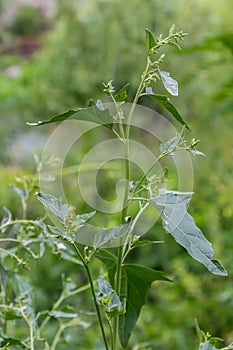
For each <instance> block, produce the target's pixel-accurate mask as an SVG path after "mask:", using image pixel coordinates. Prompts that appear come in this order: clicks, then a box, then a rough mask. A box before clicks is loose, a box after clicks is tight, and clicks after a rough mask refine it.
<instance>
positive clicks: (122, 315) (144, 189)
mask: <svg viewBox="0 0 233 350" xmlns="http://www.w3.org/2000/svg"><path fill="white" fill-rule="evenodd" d="M185 36H186V34H185V33H183V32H182V31H180V32H176V31H175V27H174V26H173V27H172V28H171V29H170V31H169V34H168V35H167V36H166V37H163V36H162V35H160V36H159V37H158V38H155V37H154V35H153V34H152V33H151V31H150V30H148V29H146V36H145V38H146V47H147V56H146V63H145V69H144V71H143V73H142V75H141V80H140V82H139V85H138V88H137V91H136V94H135V97H134V99H133V102H132V103H131V104H129V103H127V98H128V96H127V95H128V88H129V84H128V83H127V84H125V85H124V86H123V87H122V88H121V89H120V90H119V91H116V89H115V87H114V84H113V82H112V81H109V82H107V83H104V84H103V87H104V89H103V91H104V92H105V93H106V94H107V96H109V98H110V102H111V103H108V104H105V103H102V101H100V100H98V101H96V102H94V101H93V100H91V101H90V103H89V105H88V107H86V108H77V109H71V110H68V111H66V112H64V113H61V114H58V115H56V116H54V117H52V118H51V119H49V120H46V121H39V122H37V123H28V124H29V125H36V126H41V125H45V124H50V123H55V122H66V121H67V120H75V121H77V122H79V123H80V125H81V123H86V122H88V123H87V124H88V125H90V124H91V125H93V124H94V125H97V126H99V127H103V128H106V129H107V130H108V132H110V133H111V135H112V136H111V137H112V139H113V140H117V142H118V143H117V145H119V148H121V149H122V150H123V153H122V154H123V156H121V161H122V158H123V162H124V167H123V171H122V176H121V177H122V179H124V181H123V190H122V193H121V194H122V195H121V196H120V197H119V201H120V204H119V206H118V207H117V208H118V210H116V213H115V214H114V213H112V215H113V216H114V215H115V217H116V218H115V219H114V220H119V222H118V224H117V225H116V226H114V227H104V226H105V225H104V222H105V221H104V219H103V222H102V227H95V225H94V221H93V220H94V218H95V216H96V215H99V216H100V217H101V215H102V214H101V211H103V210H102V207H101V204H99V205H100V208H98V204H97V207H95V208H94V207H93V208H92V209H93V210H92V211H89V212H88V213H84V214H83V213H78V214H77V213H76V212H75V211H74V209H73V207H71V206H70V205H68V204H67V203H66V202H65V200H64V199H63V200H60V199H58V198H57V196H56V197H55V196H54V195H52V194H51V193H49V194H48V193H45V192H44V191H43V188H42V187H43V186H42V187H41V189H39V191H37V192H36V196H37V198H38V200H39V201H40V202H41V203H42V204H43V205H44V207H45V208H46V209H47V210H48V213H49V212H50V213H52V214H53V217H52V221H53V219H54V217H55V218H56V219H55V221H54V222H56V224H55V225H46V224H45V223H44V222H43V223H42V222H41V221H40V222H38V223H37V224H38V225H40V226H41V227H42V230H43V229H44V230H46V232H47V234H48V235H49V237H50V239H51V240H52V241H54V242H58V241H62V249H64V244H65V245H67V247H72V248H73V250H74V252H75V254H76V257H77V260H78V262H79V263H80V264H82V265H83V267H84V269H85V271H86V275H87V278H88V281H89V287H90V290H91V293H92V297H93V301H94V306H95V309H96V314H97V317H98V321H99V326H100V331H101V334H102V339H103V347H104V348H105V349H106V350H110V349H111V350H116V349H119V348H122V347H123V348H126V347H127V345H128V342H129V339H130V335H131V333H132V330H133V328H134V326H135V324H136V322H137V320H138V317H139V314H140V311H141V308H142V306H143V305H144V304H145V302H146V301H145V297H146V294H147V291H148V289H149V288H150V286H151V284H152V283H153V282H154V281H169V278H168V277H166V275H165V274H164V272H163V271H157V270H154V269H152V268H150V267H147V266H143V265H138V264H134V263H132V262H129V257H130V253H131V252H132V250H134V249H135V248H138V247H140V246H146V245H153V244H157V243H161V242H159V241H151V240H143V239H142V238H141V236H142V233H141V232H140V230H139V227H140V226H138V225H139V222H140V220H141V218H142V216H143V215H144V213H145V212H146V211H147V209H148V208H155V209H156V210H157V212H158V213H159V214H160V217H161V220H162V225H163V228H164V229H165V231H166V232H167V233H169V234H171V235H172V236H173V238H174V239H175V240H176V242H177V243H178V244H180V245H181V246H182V247H184V248H185V249H186V250H187V252H188V253H189V254H190V255H191V256H192V257H193V258H194V259H196V260H197V261H199V262H200V263H202V264H203V265H204V266H205V267H206V268H207V269H208V270H209V271H210V272H211V273H213V274H215V275H219V276H226V275H227V272H226V270H225V269H224V267H223V266H222V265H221V263H220V262H219V261H218V260H215V259H213V250H212V246H211V243H210V242H209V241H208V240H207V239H206V238H205V236H204V235H203V233H202V232H201V230H200V229H199V228H198V227H197V226H196V224H195V222H194V219H193V218H192V216H191V215H190V214H189V213H188V211H187V207H188V205H189V202H190V200H191V196H192V192H191V191H186V192H184V191H180V190H179V189H177V188H176V189H169V188H168V186H167V180H166V174H167V169H166V168H165V167H162V166H161V165H160V164H161V163H160V162H161V161H162V160H163V159H166V158H168V157H173V156H174V154H176V153H182V152H186V153H188V154H193V155H194V156H196V155H203V154H202V153H201V152H200V151H198V150H197V148H196V147H197V144H198V140H196V139H194V138H193V139H192V140H191V142H187V141H186V140H185V131H186V129H188V130H190V128H189V126H188V124H187V123H186V122H185V121H184V119H183V117H182V116H181V115H180V113H179V112H178V110H177V109H176V108H175V106H174V105H173V104H172V102H171V101H170V99H169V97H167V96H166V95H161V94H157V93H156V92H155V86H156V84H157V83H159V82H162V84H163V87H164V88H165V90H166V91H167V92H168V93H169V94H171V95H173V96H177V95H178V84H177V82H176V81H175V80H174V79H173V78H172V77H171V76H170V74H169V73H168V72H166V71H163V70H161V69H160V67H161V65H162V64H163V61H164V57H165V55H164V54H163V53H161V50H162V49H163V47H164V46H166V45H171V46H174V47H176V48H178V49H180V46H179V42H180V41H182V40H183V38H184V37H185ZM141 97H149V98H150V99H152V100H154V101H155V102H156V103H158V104H160V105H161V106H162V107H163V108H165V109H166V110H167V111H168V112H169V113H170V114H171V116H172V117H173V118H174V119H175V120H176V122H178V123H179V124H181V131H180V132H176V133H175V134H174V135H173V137H172V138H171V139H168V140H166V141H165V142H162V143H161V144H160V147H159V153H158V154H157V155H154V157H152V158H153V160H152V161H151V163H150V164H148V162H146V168H145V169H143V173H141V172H140V171H139V172H137V171H135V167H134V166H133V164H132V162H133V160H132V159H133V158H132V147H131V144H132V145H133V146H135V147H136V143H135V142H133V143H132V140H131V138H132V137H133V136H132V135H133V132H134V130H135V124H134V120H135V118H136V115H137V109H138V106H137V104H138V101H139V99H140V98H141ZM140 113H141V110H139V114H140ZM155 122H156V120H155ZM114 142H115V141H114ZM106 145H107V144H106ZM114 145H116V144H115V143H114ZM140 152H142V154H140V159H141V158H143V157H144V154H143V151H140ZM158 166H160V168H159V169H160V171H159V173H158V169H157V167H158ZM41 173H42V172H41ZM138 174H139V176H138ZM121 188H122V187H121ZM119 207H120V210H119ZM119 212H120V215H119ZM103 217H104V216H103ZM157 218H158V214H157V215H156V217H155V219H154V223H155V221H156V220H157ZM7 222H9V221H7ZM7 222H6V223H3V226H2V227H4V225H6V224H7ZM42 225H43V226H42ZM83 229H85V230H86V231H84V232H87V231H88V230H91V232H94V234H93V236H92V237H93V238H92V239H90V237H89V236H88V237H89V238H88V239H87V238H86V236H85V233H84V234H82V230H83ZM93 230H94V231H93ZM142 231H143V230H142ZM144 231H145V230H144ZM144 231H143V233H145V232H144ZM85 239H86V241H85ZM56 247H59V244H57V243H56ZM63 258H64V256H63ZM96 258H97V259H99V260H100V261H101V262H102V263H103V264H104V265H105V267H106V273H105V274H101V276H99V278H98V281H97V282H96V281H94V279H93V277H92V274H91V270H90V264H91V263H92V261H93V260H94V259H96ZM54 313H55V311H54ZM57 316H58V317H59V315H57ZM72 317H73V318H74V319H75V315H73V316H72V315H71V316H70V318H71V319H72ZM47 322H48V318H46V319H45V320H44V322H43V323H42V325H43V327H42V328H44V326H45V325H46V324H47ZM32 331H33V330H32ZM61 334H62V332H60V333H59V334H58V335H57V337H56V341H55V342H53V344H52V345H51V346H50V345H49V344H48V343H46V348H45V349H46V350H47V349H55V347H56V346H57V345H58V344H59V337H60V336H61ZM32 338H33V336H32ZM208 341H209V339H208V340H206V343H207V342H208ZM31 343H33V341H32V340H31ZM203 344H204V343H203V342H202V343H201V345H200V346H203ZM31 348H32V347H31ZM212 349H214V347H213V348H212Z"/></svg>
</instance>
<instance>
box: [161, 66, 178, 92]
mask: <svg viewBox="0 0 233 350" xmlns="http://www.w3.org/2000/svg"><path fill="white" fill-rule="evenodd" d="M159 74H160V76H161V79H162V82H163V86H164V87H165V89H166V90H167V91H168V92H169V93H170V94H171V95H173V96H178V83H177V81H176V80H174V79H173V78H172V77H170V73H169V72H165V71H159Z"/></svg>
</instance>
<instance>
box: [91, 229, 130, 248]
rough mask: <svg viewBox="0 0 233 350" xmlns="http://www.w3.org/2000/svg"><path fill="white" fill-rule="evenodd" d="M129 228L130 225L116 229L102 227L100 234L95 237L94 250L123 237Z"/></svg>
mask: <svg viewBox="0 0 233 350" xmlns="http://www.w3.org/2000/svg"><path fill="white" fill-rule="evenodd" d="M128 228H129V224H128V223H125V224H121V225H119V226H116V227H111V228H104V227H101V229H100V230H99V232H98V233H97V234H96V235H95V241H94V249H95V250H96V249H98V248H100V247H103V246H104V245H105V244H107V243H110V242H111V241H112V240H114V239H115V238H120V237H123V236H124V235H125V234H126V233H127V231H128Z"/></svg>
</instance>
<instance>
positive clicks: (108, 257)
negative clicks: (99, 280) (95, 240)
mask: <svg viewBox="0 0 233 350" xmlns="http://www.w3.org/2000/svg"><path fill="white" fill-rule="evenodd" d="M95 256H96V257H97V258H98V259H99V260H100V261H102V262H103V263H104V264H105V266H106V267H107V270H108V279H109V282H110V283H111V286H112V287H114V277H115V271H116V265H117V257H116V255H114V254H113V253H111V252H109V251H108V250H106V249H98V250H97V251H96V252H95Z"/></svg>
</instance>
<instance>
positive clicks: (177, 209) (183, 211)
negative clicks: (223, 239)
mask: <svg viewBox="0 0 233 350" xmlns="http://www.w3.org/2000/svg"><path fill="white" fill-rule="evenodd" d="M190 199H191V197H190V196H189V195H187V194H186V193H185V194H184V195H181V194H178V195H176V194H174V193H173V192H171V193H169V192H168V193H166V194H163V195H159V196H157V197H154V198H152V199H151V203H152V205H154V206H155V207H156V208H157V209H160V210H162V212H161V218H162V224H163V227H164V229H165V230H166V231H167V232H168V233H170V234H171V235H172V236H173V237H174V239H175V240H176V242H177V243H179V244H180V245H181V246H183V247H184V248H185V249H186V250H187V251H188V253H189V254H190V255H191V256H192V257H193V258H194V259H195V260H197V261H199V262H200V263H202V264H203V265H205V266H206V267H207V269H208V270H209V271H210V272H212V273H213V274H215V275H219V276H226V275H227V272H226V270H225V269H224V267H223V266H222V265H221V263H220V262H219V261H217V260H213V259H212V256H213V250H212V245H211V243H210V242H209V241H208V240H207V239H206V238H205V236H204V235H203V233H202V232H201V230H200V229H199V228H198V227H197V226H196V225H195V222H194V219H193V218H192V216H191V215H190V214H189V213H188V212H187V205H188V204H189V202H190Z"/></svg>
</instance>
